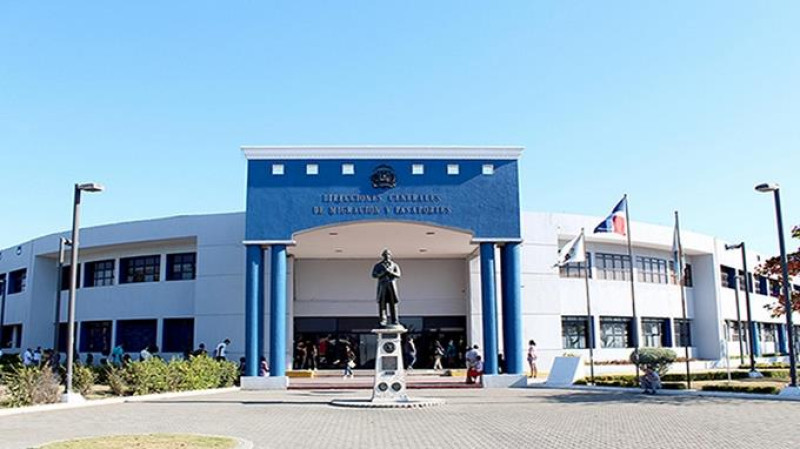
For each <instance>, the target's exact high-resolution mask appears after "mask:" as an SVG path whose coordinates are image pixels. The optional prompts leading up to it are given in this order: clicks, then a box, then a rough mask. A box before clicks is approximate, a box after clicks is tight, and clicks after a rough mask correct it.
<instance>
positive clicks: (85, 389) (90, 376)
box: [72, 365, 97, 396]
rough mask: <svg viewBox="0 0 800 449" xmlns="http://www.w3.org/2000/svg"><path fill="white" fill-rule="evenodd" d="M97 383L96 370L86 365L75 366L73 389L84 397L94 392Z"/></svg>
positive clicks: (73, 370) (73, 369)
mask: <svg viewBox="0 0 800 449" xmlns="http://www.w3.org/2000/svg"><path fill="white" fill-rule="evenodd" d="M96 381H97V374H95V371H94V369H92V368H91V367H88V366H85V365H74V366H73V368H72V388H74V389H75V391H77V392H78V393H80V394H82V395H83V396H86V395H88V394H89V393H91V392H92V387H93V386H94V384H95V382H96Z"/></svg>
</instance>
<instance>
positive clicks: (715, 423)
mask: <svg viewBox="0 0 800 449" xmlns="http://www.w3.org/2000/svg"><path fill="white" fill-rule="evenodd" d="M411 393H412V394H413V395H415V396H427V397H440V398H443V399H446V400H447V403H446V404H445V405H444V406H440V407H436V408H430V409H421V410H353V409H342V408H335V407H331V406H330V405H328V403H329V401H330V400H332V399H334V398H348V397H354V398H358V397H365V396H366V395H367V394H368V392H365V391H341V390H332V391H288V392H242V391H233V392H226V393H220V394H210V395H204V396H194V397H185V398H181V399H163V400H153V401H148V402H137V403H125V404H116V405H103V406H94V407H84V408H78V409H71V410H60V411H52V412H39V413H31V414H23V415H15V416H4V417H0V447H2V448H3V449H13V448H28V447H32V446H36V445H39V444H42V443H45V442H47V441H51V440H58V439H65V438H74V437H83V436H92V435H103V434H120V433H161V432H169V433H175V432H185V433H204V434H218V435H231V436H237V437H240V438H244V439H247V440H250V441H252V442H254V443H255V447H257V448H293V447H303V448H305V447H307V448H381V447H396V448H453V447H460V448H481V449H486V448H506V447H513V448H521V447H537V448H576V447H581V448H583V447H585V448H598V449H599V448H637V449H641V448H682V449H686V448H717V447H718V448H725V449H730V448H753V447H769V448H770V449H778V448H797V447H800V418H798V417H800V403H795V402H779V401H758V400H740V399H727V398H726V399H722V398H700V397H675V396H655V397H653V396H644V395H636V394H629V393H607V392H601V393H597V392H584V391H569V390H544V389H509V390H419V391H412V392H411Z"/></svg>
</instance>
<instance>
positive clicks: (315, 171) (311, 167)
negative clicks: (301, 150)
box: [306, 164, 319, 175]
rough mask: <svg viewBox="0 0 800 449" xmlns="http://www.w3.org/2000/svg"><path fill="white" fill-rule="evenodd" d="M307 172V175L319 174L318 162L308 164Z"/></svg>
mask: <svg viewBox="0 0 800 449" xmlns="http://www.w3.org/2000/svg"><path fill="white" fill-rule="evenodd" d="M306 174H307V175H318V174H319V165H317V164H306Z"/></svg>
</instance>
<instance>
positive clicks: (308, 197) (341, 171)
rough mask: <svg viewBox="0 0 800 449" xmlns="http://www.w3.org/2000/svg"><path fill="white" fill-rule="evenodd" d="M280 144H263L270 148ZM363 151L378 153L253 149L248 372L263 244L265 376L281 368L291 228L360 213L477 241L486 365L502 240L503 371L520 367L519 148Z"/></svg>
mask: <svg viewBox="0 0 800 449" xmlns="http://www.w3.org/2000/svg"><path fill="white" fill-rule="evenodd" d="M281 151H284V150H281ZM281 151H275V152H273V153H270V152H269V150H267V153H269V154H276V155H278V154H279V153H281ZM369 151H370V155H371V154H373V153H374V154H375V156H376V157H375V158H363V157H362V158H356V159H354V160H347V159H340V158H322V159H314V158H310V157H309V158H308V159H303V158H297V157H296V156H292V158H290V159H281V158H280V157H277V156H276V157H274V158H273V157H263V155H260V156H256V157H253V158H250V160H249V161H248V167H247V212H246V229H245V244H246V245H247V247H248V251H247V270H246V301H245V304H246V317H245V320H246V331H247V332H246V339H247V342H246V348H247V349H246V353H247V354H246V355H247V360H248V361H247V368H248V369H247V375H249V376H253V375H255V374H256V370H255V367H256V366H257V360H258V358H259V357H261V356H262V355H263V354H264V350H263V349H264V348H262V347H261V346H260V342H261V341H263V339H262V338H261V336H262V335H263V330H264V323H263V316H264V315H263V310H264V302H265V301H264V300H265V294H266V292H264V281H263V269H264V255H263V254H264V253H263V252H264V251H265V250H267V249H269V250H270V267H271V268H270V273H269V276H270V291H269V310H270V332H269V341H268V344H269V348H270V350H269V354H270V357H269V358H270V360H269V361H270V375H271V376H284V375H285V371H286V357H285V351H286V344H287V341H286V340H287V336H286V326H285V320H284V317H285V316H286V307H287V301H288V298H286V257H287V252H286V246H287V245H291V244H292V243H293V240H294V235H295V234H296V233H298V232H302V231H305V230H310V229H314V228H320V227H324V226H332V225H339V224H343V223H352V222H359V221H370V222H377V221H380V222H392V221H395V222H417V223H422V224H428V225H434V226H441V227H445V228H449V229H453V230H457V231H462V232H465V233H468V234H470V235H471V236H472V238H473V241H474V242H475V243H480V246H481V267H482V268H481V270H482V273H481V281H482V289H483V290H482V291H483V301H482V303H483V335H484V341H483V347H484V354H485V357H486V362H485V367H486V368H485V372H486V374H497V372H498V364H497V355H498V354H497V352H498V343H499V341H498V335H497V334H498V329H497V323H498V317H497V306H496V293H495V285H494V273H495V263H494V248H495V247H497V246H498V244H500V245H504V246H500V248H501V251H502V273H501V274H502V276H503V277H502V279H503V281H502V282H503V298H502V300H503V308H504V311H505V312H504V313H505V315H504V323H505V325H504V329H503V331H504V332H503V334H504V335H503V342H504V346H505V350H506V354H505V356H506V357H505V358H506V360H507V361H509V364H508V366H509V371H510V372H512V373H521V372H522V369H523V368H522V363H521V361H522V355H523V354H522V351H523V349H522V348H523V342H522V326H521V302H520V260H519V243H518V242H519V241H520V235H521V234H520V209H519V175H518V165H517V160H516V159H517V157H518V153H517V155H516V156H512V157H508V156H506V157H499V158H498V159H474V158H470V159H463V158H462V159H459V158H458V157H455V158H454V159H452V160H451V159H443V158H441V157H439V158H436V157H434V158H428V159H426V158H421V159H418V160H416V159H405V158H402V159H381V158H380V156H381V153H382V150H381V149H374V150H373V149H370V150H369ZM459 151H460V150H458V149H456V150H455V153H458V152H459ZM481 151H482V149H481ZM487 151H488V152H489V153H491V151H493V150H491V149H488V150H487ZM520 151H521V150H520ZM423 153H424V152H423ZM455 153H454V154H455ZM448 154H449V153H448ZM491 154H494V153H491ZM420 168H421V169H420ZM415 169H416V170H415ZM251 361H252V362H251Z"/></svg>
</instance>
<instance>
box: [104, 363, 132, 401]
mask: <svg viewBox="0 0 800 449" xmlns="http://www.w3.org/2000/svg"><path fill="white" fill-rule="evenodd" d="M103 371H104V372H105V374H104V377H105V381H106V385H108V388H110V389H111V392H112V393H114V394H115V395H117V396H125V395H127V394H128V389H129V387H128V373H127V371H126V370H125V369H124V368H119V367H116V366H113V365H108V366H107V367H105V369H104V370H103Z"/></svg>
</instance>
